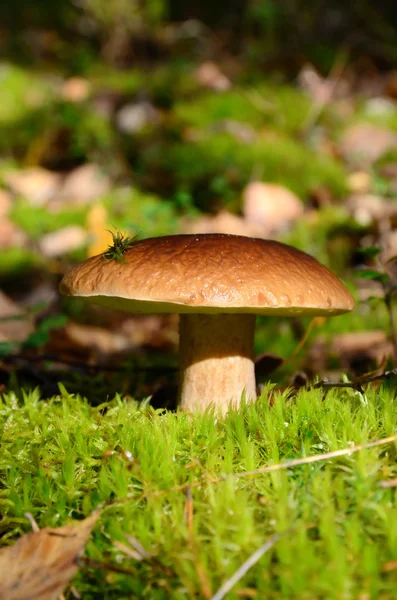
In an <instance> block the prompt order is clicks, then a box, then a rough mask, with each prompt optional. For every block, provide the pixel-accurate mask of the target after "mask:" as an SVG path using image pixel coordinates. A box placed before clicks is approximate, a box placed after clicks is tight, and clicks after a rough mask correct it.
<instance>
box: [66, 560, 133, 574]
mask: <svg viewBox="0 0 397 600" xmlns="http://www.w3.org/2000/svg"><path fill="white" fill-rule="evenodd" d="M77 564H78V565H79V566H83V567H93V568H94V569H102V570H103V571H111V572H113V573H122V574H123V575H136V569H125V568H124V567H119V566H117V565H113V564H110V563H106V562H102V561H100V560H95V559H93V558H86V557H85V556H80V557H79V558H77Z"/></svg>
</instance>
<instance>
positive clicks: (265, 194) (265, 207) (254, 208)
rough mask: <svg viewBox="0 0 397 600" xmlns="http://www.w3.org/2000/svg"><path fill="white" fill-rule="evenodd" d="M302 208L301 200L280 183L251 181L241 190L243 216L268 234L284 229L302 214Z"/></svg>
mask: <svg viewBox="0 0 397 600" xmlns="http://www.w3.org/2000/svg"><path fill="white" fill-rule="evenodd" d="M303 210H304V207H303V203H302V202H301V200H300V199H299V198H298V197H297V196H296V195H295V194H293V193H292V192H291V191H290V190H288V189H287V188H285V187H283V186H281V185H277V184H274V183H263V182H261V181H252V182H251V183H249V184H248V185H247V186H246V188H245V190H244V192H243V214H244V217H245V218H246V220H247V221H248V222H250V223H255V224H256V225H261V226H262V227H263V228H264V229H266V231H267V232H268V233H269V234H270V233H272V232H278V231H283V230H285V229H286V228H287V227H288V226H289V225H291V223H293V222H295V220H296V219H298V218H299V217H301V216H302V215H303Z"/></svg>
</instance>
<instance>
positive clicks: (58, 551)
mask: <svg viewBox="0 0 397 600" xmlns="http://www.w3.org/2000/svg"><path fill="white" fill-rule="evenodd" d="M98 518H99V513H93V514H92V515H91V516H90V517H88V518H87V519H84V520H83V521H79V522H74V524H73V525H65V526H64V527H58V528H57V529H51V528H49V527H46V528H44V529H41V530H40V531H38V532H34V531H32V532H31V533H28V534H26V535H24V536H23V537H21V538H20V539H19V540H17V541H16V542H15V544H14V545H13V546H10V547H8V548H2V549H0V598H4V600H5V599H7V600H37V599H38V598H40V600H56V599H57V598H59V596H60V595H61V594H62V592H63V591H64V589H65V588H66V586H67V585H68V584H69V582H70V581H71V579H72V578H73V577H74V575H75V574H76V573H77V571H78V565H77V562H76V559H77V558H78V557H79V556H80V554H81V553H82V552H83V550H84V547H85V545H86V543H87V541H88V539H89V537H90V535H91V531H92V528H93V527H94V525H95V523H96V521H97V520H98Z"/></svg>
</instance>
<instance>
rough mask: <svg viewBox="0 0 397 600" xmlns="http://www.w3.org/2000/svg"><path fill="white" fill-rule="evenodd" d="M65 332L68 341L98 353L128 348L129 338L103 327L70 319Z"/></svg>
mask: <svg viewBox="0 0 397 600" xmlns="http://www.w3.org/2000/svg"><path fill="white" fill-rule="evenodd" d="M65 333H66V335H67V337H68V339H69V341H71V342H73V344H75V345H76V346H79V347H80V348H86V349H90V350H93V351H96V352H99V353H100V354H102V353H103V354H109V353H113V352H122V351H123V350H128V349H130V348H131V347H132V346H133V344H132V342H131V340H130V339H129V338H128V337H127V336H126V335H122V334H120V333H115V332H113V331H109V330H108V329H106V328H105V327H96V326H94V325H83V324H81V323H74V322H73V321H70V322H69V323H67V324H66V325H65Z"/></svg>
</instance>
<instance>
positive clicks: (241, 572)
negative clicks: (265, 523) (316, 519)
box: [211, 529, 291, 600]
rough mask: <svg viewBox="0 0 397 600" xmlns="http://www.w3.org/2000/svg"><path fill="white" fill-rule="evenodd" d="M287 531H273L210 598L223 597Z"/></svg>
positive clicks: (215, 599)
mask: <svg viewBox="0 0 397 600" xmlns="http://www.w3.org/2000/svg"><path fill="white" fill-rule="evenodd" d="M289 531H291V530H290V529H289V530H288V531H284V532H283V533H275V534H274V535H272V536H271V537H270V538H269V539H268V540H267V541H266V542H265V543H264V544H263V545H262V546H260V547H259V548H258V549H257V550H255V552H254V553H253V554H251V556H250V557H249V558H248V559H247V560H246V561H245V562H244V563H243V564H242V565H241V567H240V568H239V569H237V571H236V572H235V573H234V574H233V575H232V576H231V577H230V578H229V579H227V580H226V581H225V583H224V584H223V585H221V587H220V588H219V590H218V591H217V592H216V593H215V594H214V595H213V596H212V598H211V600H222V598H224V597H225V596H226V594H228V593H229V592H230V591H231V589H232V588H233V587H234V586H235V585H236V583H237V582H238V581H240V579H241V578H242V577H244V575H245V574H246V573H248V571H249V570H250V569H251V568H252V567H253V566H254V565H255V563H257V562H258V560H259V559H260V558H261V557H262V556H263V555H264V554H266V552H268V551H269V550H271V549H272V548H273V546H274V545H275V544H276V542H278V541H279V539H280V538H281V537H283V536H285V535H286V534H287V533H289Z"/></svg>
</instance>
